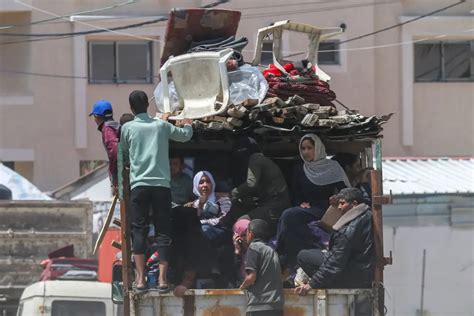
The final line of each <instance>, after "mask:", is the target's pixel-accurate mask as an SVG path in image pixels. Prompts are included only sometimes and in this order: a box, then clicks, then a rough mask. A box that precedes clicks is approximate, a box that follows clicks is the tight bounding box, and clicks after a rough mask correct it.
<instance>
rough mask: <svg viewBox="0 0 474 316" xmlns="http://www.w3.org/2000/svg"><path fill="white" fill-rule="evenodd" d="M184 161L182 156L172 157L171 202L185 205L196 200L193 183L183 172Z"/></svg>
mask: <svg viewBox="0 0 474 316" xmlns="http://www.w3.org/2000/svg"><path fill="white" fill-rule="evenodd" d="M183 169H184V159H183V157H181V156H171V157H170V174H171V182H170V185H171V202H172V203H173V204H178V205H183V204H185V203H187V202H189V201H191V200H192V199H193V198H194V195H193V181H192V180H191V177H190V176H188V175H187V174H186V173H184V172H183Z"/></svg>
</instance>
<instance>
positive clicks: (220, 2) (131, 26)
mask: <svg viewBox="0 0 474 316" xmlns="http://www.w3.org/2000/svg"><path fill="white" fill-rule="evenodd" d="M16 1H17V3H19V4H21V5H24V6H26V7H28V8H31V9H33V10H37V11H40V12H43V13H46V14H49V15H53V16H55V17H57V18H58V19H59V18H61V16H60V15H57V14H55V13H53V12H49V11H46V10H43V9H40V8H37V7H34V6H32V5H29V4H26V3H23V2H21V1H19V0H16ZM227 2H228V0H218V1H216V2H213V3H211V4H208V5H205V6H202V7H201V8H204V9H209V8H213V7H216V6H218V5H220V4H222V3H227ZM63 19H64V18H63ZM166 20H168V16H167V15H166V16H161V17H159V18H155V19H152V20H149V21H144V22H140V23H134V24H128V25H123V26H117V27H112V28H104V27H100V26H97V25H93V24H90V23H86V22H82V21H75V22H76V23H78V24H83V25H87V26H89V27H92V28H96V30H89V31H80V32H66V33H10V32H8V33H5V32H2V33H0V36H12V37H55V36H59V37H63V36H78V35H88V34H97V33H104V32H115V33H117V32H116V31H119V30H124V29H130V28H136V27H141V26H144V25H148V24H153V23H157V22H163V21H166ZM68 22H69V21H68ZM119 34H121V35H127V36H132V37H136V35H132V34H128V33H119ZM148 40H154V41H156V39H148Z"/></svg>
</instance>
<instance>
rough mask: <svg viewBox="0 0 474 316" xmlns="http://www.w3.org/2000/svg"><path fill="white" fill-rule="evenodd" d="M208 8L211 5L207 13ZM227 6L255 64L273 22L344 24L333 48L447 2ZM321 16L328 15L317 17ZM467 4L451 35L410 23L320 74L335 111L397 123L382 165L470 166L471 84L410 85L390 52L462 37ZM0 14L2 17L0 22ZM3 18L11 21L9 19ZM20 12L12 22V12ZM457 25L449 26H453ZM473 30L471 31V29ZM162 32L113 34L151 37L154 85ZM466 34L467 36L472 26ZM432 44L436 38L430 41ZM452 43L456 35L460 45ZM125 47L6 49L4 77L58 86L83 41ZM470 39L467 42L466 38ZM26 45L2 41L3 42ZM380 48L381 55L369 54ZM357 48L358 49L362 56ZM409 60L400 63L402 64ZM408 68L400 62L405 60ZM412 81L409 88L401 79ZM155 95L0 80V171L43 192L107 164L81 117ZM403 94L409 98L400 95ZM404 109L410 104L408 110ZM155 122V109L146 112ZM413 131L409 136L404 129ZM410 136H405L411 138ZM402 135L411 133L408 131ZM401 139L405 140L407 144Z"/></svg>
mask: <svg viewBox="0 0 474 316" xmlns="http://www.w3.org/2000/svg"><path fill="white" fill-rule="evenodd" d="M200 2H201V1H180V2H176V1H152V0H143V1H139V2H137V3H135V4H131V5H127V6H124V7H121V8H117V9H114V10H112V11H110V12H109V11H104V12H100V13H97V15H105V14H109V15H125V14H126V15H136V16H139V17H137V18H128V19H112V20H103V19H102V20H94V19H92V20H84V19H81V20H79V21H78V22H74V23H70V22H63V21H54V22H53V23H48V24H45V25H36V26H33V27H26V28H15V29H13V30H10V32H13V31H15V32H26V33H28V32H42V33H43V32H44V33H50V32H76V31H82V30H90V29H91V27H90V26H87V25H84V24H83V23H90V24H93V25H98V26H101V27H107V28H109V27H113V26H119V25H124V24H129V23H136V22H140V21H146V20H149V19H150V17H154V16H157V15H160V14H163V13H164V12H167V11H168V10H169V8H170V7H171V6H181V7H186V6H187V5H186V4H190V5H192V4H194V5H200ZM27 3H29V4H32V5H34V6H38V7H40V8H42V9H46V10H50V11H53V12H55V13H58V14H66V13H69V12H74V11H81V10H89V9H97V8H100V7H103V6H106V5H108V4H109V3H106V2H104V1H92V0H87V1H84V0H81V1H72V2H65V1H60V2H58V1H45V0H42V1H28V2H27ZM206 3H207V2H206ZM296 3H297V4H294V5H293V4H291V2H290V1H268V0H263V1H258V2H256V1H243V0H242V1H231V2H230V3H228V4H225V5H222V6H221V7H222V8H229V9H240V10H241V11H242V20H241V23H240V26H239V31H238V32H239V34H240V35H245V36H247V37H248V38H249V40H250V43H249V45H248V46H247V48H246V50H245V52H244V53H245V58H246V60H247V61H251V60H252V57H253V48H254V45H255V40H256V33H257V29H258V28H261V27H264V26H267V25H269V24H270V23H271V22H274V21H279V20H284V19H291V20H294V21H298V22H304V23H308V24H312V25H316V26H320V27H334V26H339V25H340V24H341V23H345V24H346V25H347V30H346V32H345V33H344V34H342V35H340V36H339V39H341V40H345V39H349V38H352V37H355V36H358V35H360V34H365V33H369V32H372V31H374V30H376V29H380V28H383V27H386V26H388V25H392V24H395V23H398V22H400V21H401V20H402V19H403V17H406V16H416V15H419V14H423V13H427V12H429V11H431V10H434V9H435V8H438V7H441V6H444V5H448V4H450V3H452V2H451V1H441V0H436V1H424V2H420V1H414V0H412V1H407V0H403V1H399V2H394V3H391V4H383V5H367V6H363V7H350V8H345V9H341V8H338V7H339V6H348V5H350V6H354V4H355V3H354V2H353V1H337V2H334V3H325V2H322V3H315V2H311V4H309V5H303V4H302V2H301V1H297V2H296ZM321 9H324V10H325V11H321ZM471 9H472V1H471V2H470V1H468V2H467V3H466V4H464V5H463V6H460V7H457V8H456V9H453V10H451V11H449V12H446V13H444V14H443V17H444V18H446V19H448V21H449V23H444V22H443V23H439V22H436V19H431V20H428V19H426V22H423V23H421V22H420V23H419V22H417V23H413V24H410V26H409V27H404V28H397V29H394V30H390V31H387V32H383V33H381V34H379V35H376V36H371V37H367V38H364V39H362V40H358V41H354V42H351V43H348V44H343V45H342V46H341V49H342V52H341V65H335V66H333V65H331V66H323V67H322V68H323V69H324V70H325V71H326V72H327V73H328V74H329V75H331V76H332V81H331V87H332V89H333V90H334V91H335V92H336V93H337V95H338V99H339V100H341V101H342V102H343V103H345V104H347V105H348V106H350V107H351V108H355V109H359V110H361V112H362V113H364V114H367V115H373V114H386V113H389V112H395V113H396V116H394V117H393V118H392V120H391V121H390V122H389V123H387V124H386V125H385V131H384V138H385V141H384V153H385V155H387V156H430V155H442V156H459V155H473V154H474V153H473V148H474V146H473V145H474V144H473V137H472V135H473V132H474V131H473V125H472V122H473V119H474V117H473V95H472V91H474V84H473V83H423V84H422V83H417V84H413V80H412V79H411V80H410V69H412V68H413V65H412V64H410V61H409V60H408V59H407V58H406V56H409V50H408V51H407V47H408V48H409V47H412V44H408V45H393V43H399V42H401V41H405V39H406V38H407V37H414V38H416V37H417V36H426V35H430V34H431V35H433V34H439V32H442V31H443V30H444V29H447V30H448V32H450V33H453V35H452V36H456V32H459V30H461V29H464V28H465V25H466V24H469V22H466V21H469V20H468V19H469V18H472V15H470V14H469V11H470V10H471ZM2 10H3V11H2ZM7 10H8V11H7ZM11 10H13V9H12V8H10V7H6V6H5V5H4V2H1V3H0V18H1V20H2V24H3V25H5V24H17V23H28V22H29V21H37V20H41V19H45V18H48V17H50V16H48V15H46V14H44V13H39V12H38V11H36V10H31V9H29V8H24V7H21V6H18V5H16V6H15V10H17V11H11ZM18 10H20V11H18ZM452 16H455V18H454V19H453V18H451V17H452ZM471 24H472V22H471ZM165 27H166V22H161V23H157V24H153V25H149V26H147V27H143V28H137V29H129V30H123V31H121V33H127V34H133V35H134V36H145V37H151V38H153V39H154V40H155V43H154V44H153V45H154V60H153V62H154V74H155V75H156V74H157V73H158V64H159V50H160V49H161V47H162V43H160V39H162V38H163V35H164V29H165ZM471 27H472V26H471ZM437 32H438V33H437ZM458 35H459V34H458ZM104 36H105V38H107V39H112V40H114V39H121V38H123V36H124V34H112V33H108V34H106V35H104V34H101V35H89V36H87V38H86V37H82V36H77V37H74V38H68V39H60V40H52V41H44V42H34V43H26V44H16V45H8V46H2V47H1V49H0V69H2V70H5V69H10V70H20V71H28V72H33V73H46V74H57V75H73V76H86V75H87V40H93V39H98V38H100V39H103V38H104ZM463 36H464V37H465V38H473V37H474V36H473V35H472V33H470V34H469V33H466V34H465V33H463ZM20 39H21V40H23V39H24V38H7V39H5V38H3V37H0V42H1V41H5V40H8V41H13V40H20ZM380 45H388V47H383V48H373V49H364V48H366V47H373V46H380ZM283 47H284V50H287V51H288V53H291V52H293V51H299V50H300V48H304V45H303V43H302V42H301V41H300V40H299V39H298V38H297V37H295V36H286V37H285V36H284V37H283ZM361 48H362V49H361ZM407 52H408V54H407ZM404 56H405V57H404ZM407 78H408V79H407ZM155 85H156V82H155V83H154V84H144V85H128V84H121V85H95V84H88V83H87V80H85V79H71V78H48V77H39V76H26V75H18V74H16V75H13V74H7V73H1V75H0V160H2V159H3V160H9V161H11V160H13V161H22V162H25V163H31V162H33V170H32V171H31V172H30V173H31V174H32V175H33V176H34V177H33V178H34V183H35V184H36V185H38V186H39V187H40V188H41V189H43V190H51V189H54V188H57V187H59V186H61V185H63V184H65V183H67V182H69V181H71V180H73V179H75V178H76V177H78V176H79V162H80V161H81V160H102V159H106V155H105V152H104V150H103V148H102V144H101V139H100V134H99V133H98V132H97V130H96V126H95V124H94V123H93V121H92V120H91V119H90V118H89V117H87V114H88V113H89V112H90V109H91V106H92V104H93V102H94V101H95V100H97V99H101V98H107V99H109V100H110V101H111V102H112V104H113V106H114V109H115V113H116V114H115V118H116V119H118V118H119V116H120V115H121V114H122V113H124V112H128V111H129V109H128V94H129V93H130V92H131V91H132V90H134V89H141V90H144V91H146V92H147V93H148V94H149V95H150V96H151V95H152V93H153V90H154V88H155ZM407 91H408V92H407ZM407 100H408V101H409V102H407ZM153 110H154V109H153ZM410 119H412V120H413V124H411V125H410ZM410 126H411V129H410ZM407 127H408V128H407ZM411 130H412V136H413V137H412V138H413V145H412V146H407V145H406V141H405V140H406V139H407V135H408V134H407V132H409V131H411ZM408 136H409V135H408Z"/></svg>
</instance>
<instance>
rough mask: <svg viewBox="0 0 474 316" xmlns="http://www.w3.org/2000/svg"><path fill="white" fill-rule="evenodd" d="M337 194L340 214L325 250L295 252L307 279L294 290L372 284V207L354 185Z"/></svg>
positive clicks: (368, 285)
mask: <svg viewBox="0 0 474 316" xmlns="http://www.w3.org/2000/svg"><path fill="white" fill-rule="evenodd" d="M337 198H338V207H339V210H340V211H341V212H342V214H343V215H342V216H341V218H340V219H339V220H338V221H337V222H336V224H334V226H333V232H332V233H331V240H330V243H329V249H328V251H327V252H326V253H323V252H322V251H321V250H320V249H310V250H302V251H300V253H299V254H298V258H297V261H298V264H299V265H300V266H301V268H302V269H303V271H304V272H305V273H306V274H307V275H309V276H310V278H311V280H310V282H309V283H308V284H304V285H301V286H299V287H297V288H296V289H295V293H296V294H300V295H306V294H307V293H308V291H309V290H311V289H316V288H368V287H370V286H371V284H372V280H373V276H374V271H375V247H374V240H373V234H372V211H371V210H370V208H369V206H368V205H366V204H364V203H363V195H362V192H361V191H360V190H359V189H357V188H347V189H343V190H341V192H339V194H338V195H337Z"/></svg>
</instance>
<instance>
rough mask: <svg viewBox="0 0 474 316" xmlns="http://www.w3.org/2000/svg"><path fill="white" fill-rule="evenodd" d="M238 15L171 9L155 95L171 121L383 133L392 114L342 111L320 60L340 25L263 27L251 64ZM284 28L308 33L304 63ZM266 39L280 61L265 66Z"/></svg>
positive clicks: (200, 126)
mask: <svg viewBox="0 0 474 316" xmlns="http://www.w3.org/2000/svg"><path fill="white" fill-rule="evenodd" d="M239 20H240V12H237V11H229V10H201V9H198V10H195V9H190V10H175V11H173V12H172V13H171V15H170V20H169V22H168V28H167V30H166V36H165V48H164V53H163V59H162V63H163V66H162V68H161V71H160V77H161V82H160V83H159V84H158V86H157V87H156V89H155V93H154V94H155V101H156V104H157V107H158V112H159V113H165V112H170V113H171V116H170V117H169V119H170V120H177V119H183V118H191V119H194V122H193V127H194V129H195V131H196V132H197V133H200V132H203V133H207V134H208V135H209V136H211V137H212V135H217V134H219V133H216V131H224V132H230V133H239V132H245V131H248V130H252V129H259V130H266V131H275V132H276V133H280V132H299V131H307V132H314V131H317V133H318V134H325V137H332V138H334V139H340V138H344V137H345V138H347V137H351V138H353V137H361V138H362V137H366V136H376V135H378V134H379V133H380V131H381V130H382V128H381V125H382V124H383V123H384V122H386V121H387V120H388V119H389V118H390V116H386V117H380V118H379V117H365V116H362V115H360V114H358V113H357V111H353V110H347V111H338V110H337V109H336V106H335V104H334V103H333V102H334V101H335V102H337V103H339V104H341V103H340V102H339V101H338V100H336V93H335V92H334V91H332V90H331V88H330V86H329V83H328V82H329V79H330V77H329V75H327V74H326V73H325V72H324V71H322V70H321V69H320V68H319V66H318V64H317V53H318V47H319V42H320V41H321V40H325V39H327V38H329V37H332V36H334V35H336V34H339V33H340V32H341V31H342V30H341V29H340V28H316V27H314V26H310V25H306V24H301V23H296V22H290V21H280V22H276V23H274V24H273V25H271V26H269V27H266V28H263V29H260V30H259V31H258V36H257V45H256V48H255V56H254V60H253V62H252V65H253V66H251V65H247V64H244V62H243V58H242V54H241V53H242V50H243V48H244V47H245V46H246V45H247V44H248V39H247V38H245V37H241V38H238V37H236V32H237V26H238V23H239ZM224 22H225V23H224ZM283 31H291V32H296V33H303V34H306V35H307V36H308V40H309V44H310V45H309V50H308V52H307V56H306V58H305V59H304V60H301V61H293V62H285V61H284V60H283V58H284V57H283V56H282V32H283ZM265 38H272V42H273V45H272V55H273V63H272V64H270V65H268V67H266V68H265V69H263V70H261V69H260V68H258V67H256V66H257V65H259V64H260V58H261V55H262V49H263V42H264V39H265ZM344 107H345V106H344ZM345 108H346V109H348V108H347V107H345ZM158 116H159V115H158ZM220 135H222V134H220Z"/></svg>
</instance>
